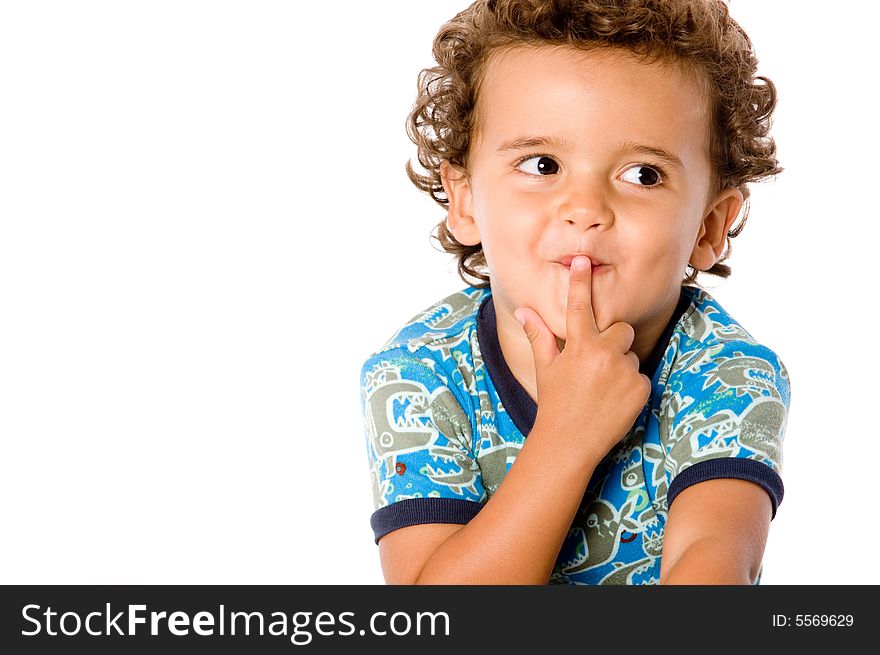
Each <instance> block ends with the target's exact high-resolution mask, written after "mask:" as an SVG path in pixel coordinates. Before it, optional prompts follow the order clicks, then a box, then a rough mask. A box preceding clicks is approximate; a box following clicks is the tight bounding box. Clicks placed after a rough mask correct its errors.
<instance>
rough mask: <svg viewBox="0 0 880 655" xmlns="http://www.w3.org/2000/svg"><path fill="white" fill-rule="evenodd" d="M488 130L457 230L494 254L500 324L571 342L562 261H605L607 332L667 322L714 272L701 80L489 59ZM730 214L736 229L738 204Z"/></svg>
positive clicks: (667, 72) (598, 309)
mask: <svg viewBox="0 0 880 655" xmlns="http://www.w3.org/2000/svg"><path fill="white" fill-rule="evenodd" d="M476 119H477V121H478V127H477V132H478V134H477V136H476V138H475V139H474V140H473V142H472V143H471V149H470V151H469V158H468V168H469V172H470V180H469V181H467V180H464V181H460V182H458V183H455V184H451V183H447V184H446V186H447V192H448V193H449V197H450V212H449V226H450V228H451V230H452V232H453V234H454V235H455V237H456V239H458V241H460V242H462V243H468V244H475V243H482V246H483V251H484V253H485V256H486V262H487V265H488V268H489V273H490V278H491V286H492V291H493V295H494V297H495V305H496V311H497V312H498V313H499V320H503V318H502V316H501V314H505V315H507V316H508V317H509V316H510V315H511V314H512V313H513V311H514V310H515V309H516V308H517V307H521V306H529V307H532V308H533V309H535V310H536V311H537V312H538V313H539V314H540V315H541V316H542V318H543V319H544V321H545V322H546V323H547V325H548V327H550V329H551V330H552V331H553V332H554V333H555V334H556V335H557V336H558V337H559V338H560V339H563V340H564V339H565V309H566V298H567V294H568V278H569V269H568V267H567V266H566V265H565V264H564V263H560V260H563V258H565V256H566V255H573V254H576V253H578V254H587V255H589V256H590V257H591V259H593V261H594V264H595V263H597V262H601V263H602V264H603V266H601V267H599V268H594V269H593V282H592V288H593V307H594V312H595V314H596V322H597V325H598V327H599V329H600V330H604V329H605V328H607V327H608V326H609V325H611V324H612V323H614V322H615V321H626V322H627V323H630V325H632V326H633V327H634V328H635V329H636V333H637V334H638V332H639V329H640V328H645V327H646V326H651V327H654V328H655V329H656V324H658V323H659V322H661V321H662V322H664V324H665V320H668V315H669V314H670V313H671V311H672V308H673V307H674V305H675V302H676V301H677V299H678V294H679V287H680V285H681V281H682V279H683V278H684V276H685V274H686V266H687V264H688V262H689V261H691V260H693V261H691V263H694V265H695V266H697V268H700V269H705V268H709V267H711V265H712V264H713V263H714V259H712V260H711V261H709V258H710V255H709V253H708V252H706V248H703V249H702V250H699V249H697V250H696V251H695V246H696V245H697V243H698V240H699V237H701V232H702V230H701V226H702V225H703V223H704V219H705V218H706V217H707V214H708V213H710V212H712V211H713V204H714V203H715V202H716V200H717V198H709V197H708V194H709V185H710V164H709V154H708V146H707V143H708V141H707V130H708V118H707V108H706V100H705V99H704V97H703V96H702V94H701V93H700V92H699V90H698V87H697V85H696V83H695V82H694V81H692V80H691V79H690V78H688V77H687V76H685V75H683V74H682V73H681V72H679V71H678V70H675V69H672V68H668V67H666V66H664V65H662V64H659V63H658V64H642V63H638V62H637V61H636V60H635V59H633V58H631V57H629V56H628V55H627V56H623V57H621V56H609V55H608V53H607V52H606V53H603V52H592V53H588V52H583V51H578V50H575V49H573V48H569V47H564V46H563V47H543V48H538V47H535V46H518V47H516V48H515V49H512V50H507V51H499V52H496V53H494V55H493V57H492V59H491V60H490V61H489V62H488V64H487V68H486V71H485V77H484V80H483V84H482V86H481V87H480V90H479V98H478V103H477V118H476ZM538 139H543V140H545V142H543V143H533V144H525V143H523V141H525V140H538ZM517 141H519V142H520V143H519V144H517V143H516V142H517ZM645 148H653V149H662V150H663V151H665V152H666V153H668V155H669V156H670V157H673V158H676V159H677V160H678V163H675V162H669V161H667V160H664V159H663V158H661V157H660V156H658V155H657V153H656V152H649V151H647V150H646V149H645ZM731 191H733V194H731V193H730V192H731ZM734 196H736V198H738V200H737V201H736V207H735V209H736V212H738V211H739V207H740V206H741V203H742V196H741V194H739V191H736V190H728V193H727V196H726V197H727V199H728V200H731V198H733V197H734ZM722 209H723V212H724V214H725V216H724V217H723V218H725V219H726V218H727V214H729V213H731V211H730V203H729V202H728V203H727V204H725V205H724V207H723V208H722ZM716 213H718V212H717V208H716ZM735 215H736V213H733V216H732V217H733V218H735ZM719 217H720V215H719ZM728 225H729V223H728ZM663 312H667V313H666V316H665V318H662V317H661V314H662V313H663ZM652 319H653V323H652ZM661 328H662V326H661Z"/></svg>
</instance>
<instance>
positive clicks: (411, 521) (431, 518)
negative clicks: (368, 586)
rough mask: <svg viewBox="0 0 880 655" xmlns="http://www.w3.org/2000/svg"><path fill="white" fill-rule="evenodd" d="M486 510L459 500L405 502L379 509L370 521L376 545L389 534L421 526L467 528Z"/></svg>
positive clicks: (409, 499)
mask: <svg viewBox="0 0 880 655" xmlns="http://www.w3.org/2000/svg"><path fill="white" fill-rule="evenodd" d="M482 508H483V505H482V504H481V503H475V502H474V501H472V500H461V499H458V498H406V499H405V500H399V501H397V502H396V503H391V504H390V505H386V506H385V507H380V508H379V509H377V510H376V511H375V512H373V515H372V516H371V517H370V526H371V527H372V528H373V533H374V534H375V536H376V543H377V544H378V543H379V539H381V538H382V537H384V536H385V535H386V534H388V533H389V532H392V531H393V530H397V529H399V528H405V527H407V526H410V525H420V524H422V523H458V524H460V525H465V524H467V523H468V522H469V521H470V520H471V519H472V518H474V517H475V516H476V515H477V514H478V513H479V511H480V510H481V509H482Z"/></svg>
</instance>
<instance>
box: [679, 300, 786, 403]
mask: <svg viewBox="0 0 880 655" xmlns="http://www.w3.org/2000/svg"><path fill="white" fill-rule="evenodd" d="M684 291H685V293H686V294H687V295H689V296H690V297H691V306H690V308H689V309H688V310H687V311H686V312H685V313H684V315H683V316H682V318H681V320H680V322H679V325H678V326H677V328H676V335H675V336H676V337H677V338H676V345H677V352H676V353H675V362H674V363H673V366H672V370H671V371H670V379H672V378H674V377H680V378H688V379H690V384H689V385H688V386H690V387H692V388H693V387H694V382H695V380H694V379H693V378H699V381H700V383H701V384H700V385H699V386H700V389H701V390H702V391H705V393H706V394H709V393H711V392H712V391H719V389H718V388H717V387H718V385H720V387H721V389H720V390H721V391H723V390H724V389H726V388H733V387H740V388H742V387H746V388H752V389H758V390H760V389H763V390H764V393H763V394H759V395H775V394H772V392H770V391H769V389H770V388H773V389H774V390H775V391H776V392H777V393H778V395H779V397H780V400H782V401H783V402H784V403H785V404H786V405H787V404H788V402H789V394H790V389H789V376H788V371H787V369H786V367H785V364H784V363H783V362H782V359H781V358H780V357H779V355H778V354H777V353H776V352H775V351H774V350H772V349H771V348H769V347H768V346H766V345H764V344H762V343H760V342H759V341H758V340H757V339H755V338H754V337H753V336H752V335H751V334H750V333H749V332H748V331H747V330H746V329H745V328H744V327H743V326H742V325H740V323H739V322H738V321H737V320H736V319H734V318H733V317H732V316H731V315H730V313H729V312H728V311H727V310H726V309H725V308H724V307H723V306H722V305H721V303H720V302H718V300H717V299H715V298H714V297H713V296H712V295H711V294H710V293H709V292H708V291H706V290H705V289H700V288H698V287H684Z"/></svg>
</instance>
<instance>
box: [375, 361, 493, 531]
mask: <svg viewBox="0 0 880 655" xmlns="http://www.w3.org/2000/svg"><path fill="white" fill-rule="evenodd" d="M458 391H459V396H460V397H462V400H463V401H464V402H467V401H468V398H467V397H464V396H463V394H462V392H461V390H458ZM361 406H362V409H363V418H364V430H365V433H366V446H367V458H368V462H369V467H370V480H371V485H372V491H373V506H374V509H375V512H374V513H373V515H372V516H371V517H370V524H371V526H372V528H373V531H374V533H375V540H376V543H378V542H379V539H381V538H382V537H383V536H384V535H385V534H387V533H389V532H391V531H393V530H397V529H399V528H402V527H406V526H409V525H416V524H421V523H458V524H466V523H468V522H469V521H470V520H471V519H472V518H473V517H474V516H476V514H477V512H479V510H480V509H481V508H482V504H481V503H482V502H483V501H484V500H485V498H486V493H485V490H484V488H483V482H482V476H481V473H480V467H479V465H478V464H477V461H476V457H475V454H474V444H473V436H472V435H473V429H472V426H471V423H470V420H469V419H468V416H467V414H466V413H465V411H464V410H463V408H462V402H461V401H459V399H458V398H457V397H456V394H455V393H454V392H453V388H451V387H450V385H449V384H448V381H447V377H446V376H445V375H443V374H442V373H438V372H436V371H435V362H434V360H433V359H431V358H430V357H424V358H422V357H419V355H418V353H411V352H408V351H405V350H402V349H397V350H392V351H386V352H383V353H380V354H378V355H374V356H372V357H370V358H369V359H368V360H367V362H366V363H365V364H364V366H363V368H362V371H361Z"/></svg>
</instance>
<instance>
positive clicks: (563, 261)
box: [559, 252, 605, 268]
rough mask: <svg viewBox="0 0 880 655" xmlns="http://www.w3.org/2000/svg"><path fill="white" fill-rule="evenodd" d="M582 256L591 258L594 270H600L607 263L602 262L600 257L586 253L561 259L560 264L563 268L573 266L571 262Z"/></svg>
mask: <svg viewBox="0 0 880 655" xmlns="http://www.w3.org/2000/svg"><path fill="white" fill-rule="evenodd" d="M581 255H585V256H587V257H589V258H590V263H591V264H592V265H593V268H598V267H599V266H602V265H604V264H605V262H603V261H601V260H600V259H599V258H598V257H593V255H588V254H587V253H585V252H581V253H577V254H574V255H565V256H564V257H561V258H560V259H559V263H560V264H562V265H563V266H571V262H572V260H573V259H574V258H575V257H580V256H581Z"/></svg>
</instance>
